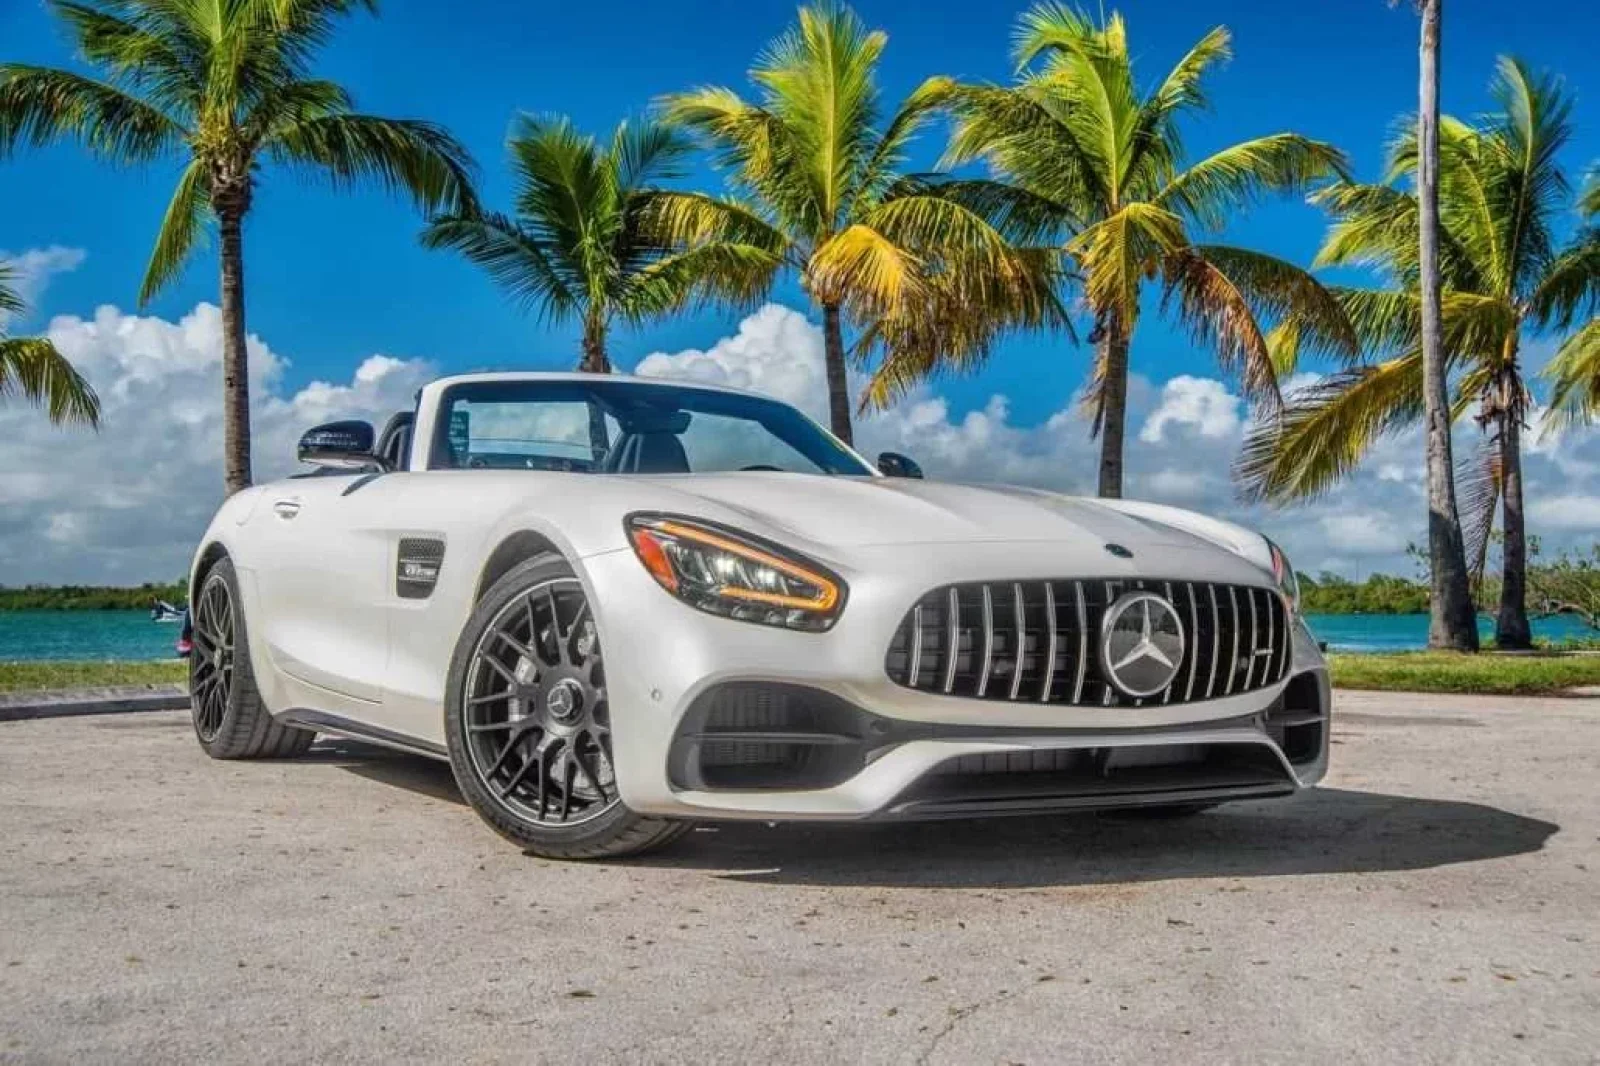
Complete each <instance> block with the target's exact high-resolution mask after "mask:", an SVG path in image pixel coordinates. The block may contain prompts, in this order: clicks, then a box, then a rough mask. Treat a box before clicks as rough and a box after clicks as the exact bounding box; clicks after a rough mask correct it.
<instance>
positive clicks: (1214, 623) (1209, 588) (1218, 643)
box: [1206, 584, 1222, 700]
mask: <svg viewBox="0 0 1600 1066" xmlns="http://www.w3.org/2000/svg"><path fill="white" fill-rule="evenodd" d="M1206 594H1207V595H1208V596H1210V598H1211V673H1209V674H1207V675H1206V699H1208V700H1209V699H1210V698H1211V694H1212V693H1213V692H1215V691H1216V688H1217V651H1218V650H1219V649H1220V648H1221V647H1222V623H1221V621H1219V620H1218V616H1217V586H1215V585H1212V584H1207V585H1206Z"/></svg>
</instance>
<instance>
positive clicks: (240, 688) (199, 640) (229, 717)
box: [189, 557, 317, 759]
mask: <svg viewBox="0 0 1600 1066" xmlns="http://www.w3.org/2000/svg"><path fill="white" fill-rule="evenodd" d="M190 617H191V620H192V621H191V623H190V628H191V632H190V635H189V636H190V643H191V647H190V649H189V709H190V713H191V716H192V717H193V719H194V734H195V736H196V737H197V738H198V739H199V741H200V747H202V748H203V749H205V753H206V754H207V755H209V756H211V757H212V758H213V759H278V758H286V757H289V756H294V755H303V754H305V752H306V751H307V749H309V748H310V747H311V742H312V741H314V740H316V739H317V735H316V733H314V732H312V731H310V730H307V729H296V728H295V727H294V726H288V725H280V724H278V723H277V722H276V721H274V720H273V717H272V714H271V712H269V711H268V710H267V707H266V704H264V703H262V702H261V693H260V691H259V690H258V689H257V688H256V675H255V672H254V671H253V670H252V669H251V666H250V645H249V641H248V638H247V631H246V629H245V620H244V605H243V601H242V600H241V599H240V597H239V578H238V575H237V574H235V573H234V569H233V562H232V561H231V560H229V559H227V558H226V557H224V558H222V559H219V560H217V562H216V564H215V565H213V566H212V567H211V569H210V570H207V571H206V575H205V578H204V579H203V580H202V581H201V583H200V591H199V593H198V594H197V595H196V596H195V597H194V605H193V608H192V610H191V612H190Z"/></svg>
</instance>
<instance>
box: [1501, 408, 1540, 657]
mask: <svg viewBox="0 0 1600 1066" xmlns="http://www.w3.org/2000/svg"><path fill="white" fill-rule="evenodd" d="M1518 406H1519V405H1516V404H1507V405H1506V406H1505V408H1504V409H1503V411H1502V414H1501V416H1500V417H1501V424H1500V470H1501V483H1502V486H1503V488H1502V493H1503V495H1502V499H1501V504H1500V505H1501V507H1502V508H1503V510H1502V511H1501V513H1500V517H1501V524H1502V528H1503V530H1504V532H1505V543H1504V544H1502V545H1501V553H1500V567H1501V570H1500V613H1499V615H1498V616H1496V618H1495V624H1494V642H1495V644H1496V645H1497V646H1498V647H1500V648H1531V647H1533V633H1532V630H1531V629H1530V627H1529V625H1528V608H1527V595H1528V527H1527V519H1526V515H1525V514H1524V513H1523V509H1522V418H1521V415H1520V413H1519V411H1518Z"/></svg>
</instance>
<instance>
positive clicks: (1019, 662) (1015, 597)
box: [1011, 581, 1028, 699]
mask: <svg viewBox="0 0 1600 1066" xmlns="http://www.w3.org/2000/svg"><path fill="white" fill-rule="evenodd" d="M1011 607H1012V611H1011V614H1012V617H1013V618H1015V619H1016V623H1017V634H1016V647H1015V648H1013V649H1012V652H1013V655H1012V657H1013V658H1014V659H1015V660H1016V661H1015V662H1014V663H1013V664H1012V666H1011V698H1012V699H1016V698H1017V693H1018V692H1020V691H1021V690H1022V668H1023V656H1025V655H1027V653H1028V611H1027V607H1026V606H1025V605H1024V604H1023V602H1022V582H1020V581H1014V582H1012V584H1011Z"/></svg>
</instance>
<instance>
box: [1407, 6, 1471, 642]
mask: <svg viewBox="0 0 1600 1066" xmlns="http://www.w3.org/2000/svg"><path fill="white" fill-rule="evenodd" d="M1441 6H1442V0H1417V4H1416V7H1417V11H1418V14H1420V15H1421V16H1422V36H1421V42H1420V45H1419V47H1418V59H1419V62H1418V93H1417V96H1418V108H1417V141H1418V149H1419V151H1418V155H1417V206H1418V214H1417V221H1418V230H1419V237H1418V239H1419V242H1420V243H1419V246H1418V248H1419V256H1420V258H1419V259H1418V261H1417V282H1418V291H1419V293H1420V295H1421V308H1420V310H1421V334H1420V341H1421V345H1422V408H1423V417H1422V423H1423V427H1424V429H1423V438H1424V442H1425V443H1424V451H1425V453H1426V454H1425V457H1426V464H1425V468H1426V470H1427V483H1428V572H1429V577H1430V579H1431V581H1432V595H1431V596H1430V597H1429V600H1428V614H1429V619H1428V645H1429V646H1430V647H1438V648H1450V649H1452V650H1455V651H1477V650H1478V621H1477V617H1476V615H1475V613H1474V611H1473V608H1472V589H1471V585H1470V582H1469V581H1468V578H1467V556H1466V545H1465V543H1464V541H1463V538H1462V532H1461V512H1460V510H1459V509H1458V508H1457V506H1456V482H1455V465H1454V457H1453V456H1452V454H1451V451H1452V449H1451V441H1450V394H1449V389H1448V387H1447V385H1446V381H1445V378H1446V374H1445V360H1444V350H1443V348H1442V347H1441V345H1440V338H1439V321H1440V318H1441V316H1442V314H1443V312H1442V311H1441V309H1440V300H1441V292H1440V286H1439V18H1440V8H1441Z"/></svg>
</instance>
